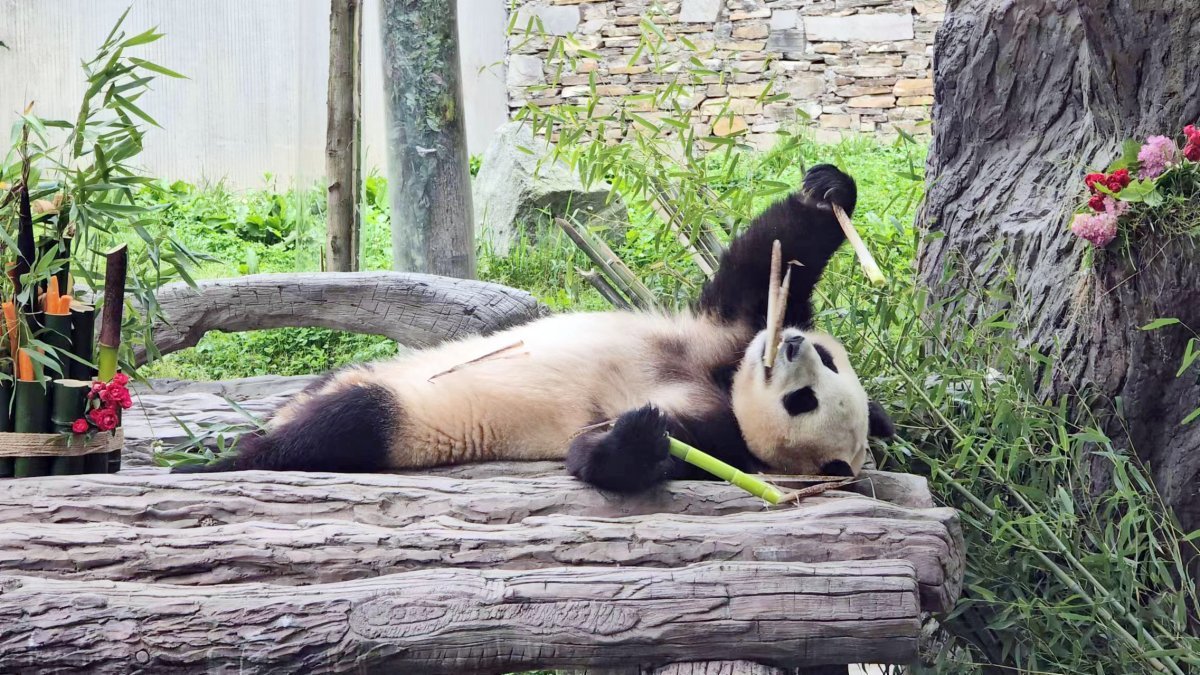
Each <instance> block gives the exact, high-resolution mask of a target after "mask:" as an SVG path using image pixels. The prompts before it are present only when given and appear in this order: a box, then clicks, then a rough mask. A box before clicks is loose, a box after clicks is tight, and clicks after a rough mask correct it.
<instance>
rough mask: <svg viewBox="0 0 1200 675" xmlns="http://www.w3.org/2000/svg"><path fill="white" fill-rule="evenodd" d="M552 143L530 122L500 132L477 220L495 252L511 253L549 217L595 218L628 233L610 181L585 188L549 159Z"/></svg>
mask: <svg viewBox="0 0 1200 675" xmlns="http://www.w3.org/2000/svg"><path fill="white" fill-rule="evenodd" d="M549 154H550V146H549V144H548V143H547V142H546V141H545V140H544V139H542V138H540V137H535V136H534V134H533V131H532V129H531V128H530V126H529V125H528V124H525V123H522V122H509V123H508V124H505V125H504V126H502V127H500V128H499V129H497V130H496V136H495V138H493V139H492V143H491V145H489V146H488V149H487V152H486V153H484V156H483V163H482V164H481V166H480V168H479V175H478V176H477V177H476V178H475V188H474V189H475V193H474V198H473V202H474V204H475V222H476V223H478V225H479V235H480V236H481V237H483V239H484V240H485V241H486V242H487V243H488V245H489V246H490V247H491V248H492V251H493V252H494V253H496V254H499V255H508V252H509V251H510V250H511V248H512V245H513V244H514V243H515V242H518V241H519V240H520V239H521V236H522V235H523V234H525V235H528V236H530V237H531V238H536V235H537V225H538V224H539V223H549V218H548V216H567V217H573V218H575V219H578V220H581V221H586V220H591V219H595V221H596V222H599V223H608V224H610V225H611V226H614V228H615V229H616V230H618V231H619V230H622V229H624V225H625V223H626V216H625V206H624V204H623V203H622V202H621V201H620V198H619V197H616V196H613V202H612V203H609V197H610V195H609V193H610V191H611V188H610V187H609V185H608V184H607V183H599V184H593V185H590V186H587V187H585V186H584V185H583V183H582V182H581V181H580V180H579V177H578V175H576V173H575V172H574V171H572V170H571V168H570V167H568V166H566V164H564V163H562V162H554V161H551V160H549V159H545V158H547V157H548V156H549Z"/></svg>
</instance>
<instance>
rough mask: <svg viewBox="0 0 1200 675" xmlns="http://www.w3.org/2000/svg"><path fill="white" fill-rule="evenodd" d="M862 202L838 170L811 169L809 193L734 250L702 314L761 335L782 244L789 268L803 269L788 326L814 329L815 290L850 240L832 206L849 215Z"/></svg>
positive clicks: (791, 292) (795, 280)
mask: <svg viewBox="0 0 1200 675" xmlns="http://www.w3.org/2000/svg"><path fill="white" fill-rule="evenodd" d="M857 199H858V191H857V187H856V186H855V184H854V179H853V178H851V177H850V176H848V175H846V174H845V173H842V172H841V171H839V170H838V169H837V168H836V167H833V166H831V165H829V164H821V165H818V166H814V167H813V168H811V169H809V171H808V173H806V174H805V176H804V190H803V191H801V192H799V193H796V194H793V195H791V196H789V197H788V198H787V199H784V200H782V201H780V202H777V203H776V204H774V205H772V206H771V207H770V208H768V209H767V210H766V211H764V212H763V213H762V214H761V215H759V216H758V217H757V218H755V219H754V223H753V224H751V226H750V228H749V229H748V230H747V231H746V232H745V233H743V234H742V235H740V236H739V237H737V238H736V239H735V240H734V241H733V243H732V244H730V246H729V248H728V249H727V250H726V251H725V253H724V254H722V256H721V260H720V262H719V264H718V265H717V273H716V275H715V276H714V277H713V279H712V280H711V281H710V282H709V283H708V284H707V285H705V287H704V290H703V291H702V292H701V294H700V301H699V303H698V305H697V309H699V310H700V311H704V312H710V313H712V314H715V315H716V316H717V317H718V318H720V319H721V320H723V321H727V322H729V323H739V324H745V325H748V326H750V327H751V328H752V329H753V330H754V331H756V332H757V331H759V330H761V329H762V328H763V327H765V325H766V319H767V278H768V277H769V276H770V271H771V248H772V245H773V242H774V241H775V240H776V239H778V240H779V242H780V246H781V248H782V251H783V261H784V264H785V265H786V264H787V263H789V262H790V261H793V260H795V261H797V262H799V263H801V265H800V266H793V267H792V282H791V285H790V287H789V289H788V306H787V308H786V310H785V313H784V324H785V325H788V326H799V327H809V326H810V325H811V323H812V304H811V302H810V297H811V295H812V290H813V288H814V287H815V286H816V284H817V281H818V280H820V278H821V273H822V272H824V271H825V265H826V263H828V262H829V259H830V258H831V257H833V254H834V253H836V252H837V249H838V247H839V246H841V244H842V242H843V241H845V239H846V235H845V234H843V233H842V228H841V226H840V225H838V222H837V219H836V218H835V217H834V215H833V211H832V210H831V209H830V208H829V205H828V203H829V201H832V203H835V204H838V205H839V206H841V207H842V208H843V209H845V211H846V213H847V214H849V213H853V212H854V205H855V203H856V201H857Z"/></svg>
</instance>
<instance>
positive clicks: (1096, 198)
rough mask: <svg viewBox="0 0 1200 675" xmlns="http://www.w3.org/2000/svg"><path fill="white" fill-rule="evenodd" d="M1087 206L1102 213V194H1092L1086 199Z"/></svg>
mask: <svg viewBox="0 0 1200 675" xmlns="http://www.w3.org/2000/svg"><path fill="white" fill-rule="evenodd" d="M1088 206H1090V207H1091V208H1092V210H1093V211H1097V212H1099V213H1104V195H1099V194H1097V195H1092V198H1091V199H1089V200H1088Z"/></svg>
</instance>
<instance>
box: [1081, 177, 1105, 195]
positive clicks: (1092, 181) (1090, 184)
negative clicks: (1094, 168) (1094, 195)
mask: <svg viewBox="0 0 1200 675" xmlns="http://www.w3.org/2000/svg"><path fill="white" fill-rule="evenodd" d="M1106 178H1107V176H1105V175H1104V174H1102V173H1089V174H1088V175H1087V176H1086V177H1084V179H1083V182H1084V184H1085V185H1087V189H1089V190H1091V191H1092V192H1095V191H1096V183H1104V180H1105V179H1106Z"/></svg>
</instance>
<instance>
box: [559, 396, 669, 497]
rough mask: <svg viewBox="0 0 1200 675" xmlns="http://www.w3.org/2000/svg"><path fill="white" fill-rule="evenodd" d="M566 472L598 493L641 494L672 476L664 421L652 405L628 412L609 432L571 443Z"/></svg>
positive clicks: (589, 433)
mask: <svg viewBox="0 0 1200 675" xmlns="http://www.w3.org/2000/svg"><path fill="white" fill-rule="evenodd" d="M567 471H569V472H570V473H571V475H572V476H575V477H576V478H578V479H580V480H582V481H585V482H587V483H591V484H592V485H595V486H596V487H598V488H600V489H601V490H612V491H613V492H626V493H633V492H641V491H642V490H646V489H648V488H650V487H653V486H654V485H656V484H658V483H661V482H662V481H664V480H667V479H668V478H670V477H671V455H670V445H669V442H668V441H667V418H666V416H665V415H663V413H662V412H661V411H659V409H658V408H655V407H654V406H652V405H647V406H643V407H641V408H638V409H637V410H631V411H629V412H627V413H625V414H623V415H621V416H620V417H619V418H617V421H616V423H615V424H614V425H613V428H612V429H611V430H608V431H604V430H596V431H591V432H588V433H585V434H583V435H581V436H579V437H577V438H576V439H575V440H573V441H571V447H570V448H569V449H568V450H567Z"/></svg>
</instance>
